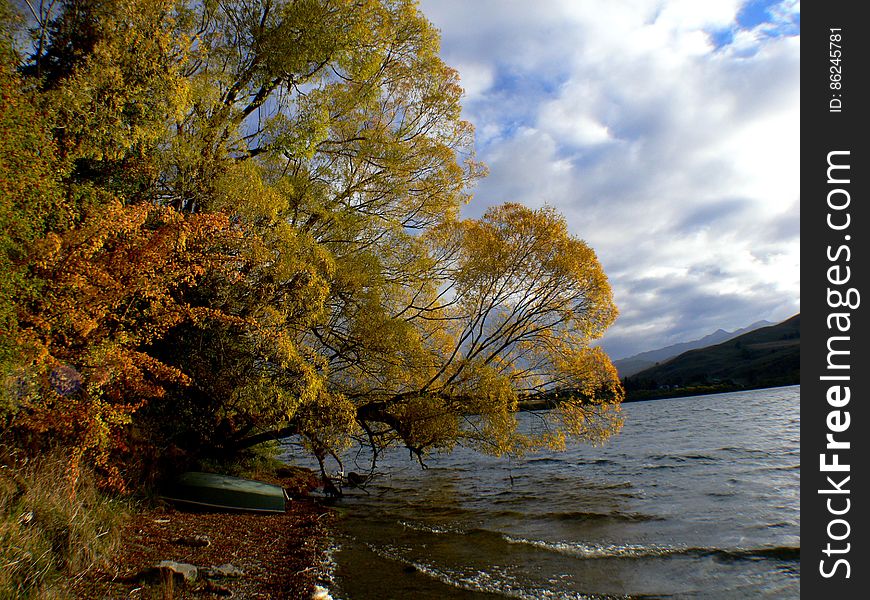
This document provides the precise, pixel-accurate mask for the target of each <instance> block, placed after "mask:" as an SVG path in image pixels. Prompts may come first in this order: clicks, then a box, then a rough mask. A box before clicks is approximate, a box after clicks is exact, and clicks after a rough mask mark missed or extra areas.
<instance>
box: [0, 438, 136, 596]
mask: <svg viewBox="0 0 870 600" xmlns="http://www.w3.org/2000/svg"><path fill="white" fill-rule="evenodd" d="M4 450H7V451H6V452H4ZM68 464H69V461H68V459H67V458H66V457H65V456H64V454H63V453H61V452H55V453H52V454H49V455H46V456H42V457H40V458H38V459H36V460H24V459H21V458H18V457H16V456H15V455H14V454H13V453H12V452H9V451H8V449H3V448H0V598H2V599H4V600H5V599H10V600H11V599H19V598H21V599H26V598H40V599H43V598H45V599H64V598H69V597H70V596H69V595H68V594H67V593H66V591H65V590H66V589H68V588H69V587H70V583H71V582H73V581H74V580H75V579H77V578H81V577H83V576H84V575H85V574H87V573H88V572H89V571H90V570H91V569H93V568H95V567H96V566H98V565H100V564H102V563H103V562H104V561H106V560H108V559H109V558H110V557H111V556H112V555H113V553H114V552H115V551H116V550H117V547H118V544H119V543H120V540H119V538H118V531H119V525H120V522H121V521H122V520H123V519H124V518H125V517H126V515H127V508H126V507H125V506H124V505H123V504H122V503H121V502H119V501H117V500H113V499H110V498H107V497H106V496H105V495H103V494H102V493H101V492H100V491H99V490H98V489H97V486H96V483H95V481H94V478H93V476H92V475H91V474H90V473H89V472H82V473H81V474H80V475H79V477H78V478H77V480H76V481H75V482H74V481H72V479H71V478H70V477H68V476H66V473H67V466H68Z"/></svg>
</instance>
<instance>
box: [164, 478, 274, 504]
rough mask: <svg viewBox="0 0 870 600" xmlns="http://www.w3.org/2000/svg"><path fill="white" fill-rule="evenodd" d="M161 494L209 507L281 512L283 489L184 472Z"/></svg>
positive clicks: (265, 484) (249, 480) (259, 482)
mask: <svg viewBox="0 0 870 600" xmlns="http://www.w3.org/2000/svg"><path fill="white" fill-rule="evenodd" d="M165 492H166V493H164V494H163V495H162V496H161V497H162V498H163V499H164V500H168V501H170V502H173V503H176V504H181V505H188V506H192V507H198V508H205V509H212V510H234V511H245V512H262V513H282V512H285V510H286V505H285V503H286V501H287V500H288V499H289V498H288V496H287V492H286V491H285V490H284V488H282V487H281V486H277V485H272V484H270V483H263V482H262V481H254V480H252V479H242V478H241V477H231V476H229V475H218V474H216V473H199V472H194V471H191V472H188V473H184V474H182V475H180V476H179V477H178V478H177V479H176V480H175V481H174V482H172V484H171V485H169V486H168V487H167V488H166V490H165Z"/></svg>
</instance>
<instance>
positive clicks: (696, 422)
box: [332, 386, 800, 600]
mask: <svg viewBox="0 0 870 600" xmlns="http://www.w3.org/2000/svg"><path fill="white" fill-rule="evenodd" d="M799 401H800V388H799V387H798V386H793V387H787V388H776V389H771V390H758V391H753V392H740V393H733V394H720V395H716V396H703V397H695V398H680V399H673V400H659V401H653V402H643V403H634V404H628V405H626V406H625V408H624V414H625V416H626V425H625V427H624V429H623V432H622V433H621V434H620V435H619V436H617V437H616V438H614V439H613V440H611V441H610V442H608V444H606V445H605V446H603V447H599V448H593V447H589V446H577V447H573V448H571V449H569V450H568V451H566V452H563V453H552V452H548V453H543V454H538V455H535V456H530V457H527V458H525V459H522V460H505V459H494V458H491V457H485V456H480V455H478V454H475V453H473V452H470V451H465V450H458V451H456V452H454V453H453V454H450V455H443V456H435V457H432V458H431V459H430V460H429V461H428V464H429V468H428V469H426V470H422V469H421V468H420V466H419V465H418V464H417V463H416V462H414V461H412V460H411V459H410V458H408V456H407V453H406V452H399V451H397V452H395V453H393V454H390V455H388V456H387V457H386V459H385V460H384V461H382V464H381V466H382V468H383V470H384V473H385V474H384V475H382V476H380V477H379V478H377V479H376V480H375V481H374V482H373V483H372V484H371V485H369V487H368V490H367V491H368V493H363V492H361V491H354V490H350V491H349V492H350V493H349V496H348V497H347V498H345V499H342V500H341V501H340V502H339V503H338V507H339V509H340V510H341V511H342V513H343V515H344V517H343V518H342V519H341V520H340V523H339V525H338V526H337V532H336V538H337V539H336V540H335V541H336V545H337V546H338V552H337V554H336V560H337V567H336V572H335V581H334V582H333V585H332V588H333V595H334V596H335V597H336V598H343V599H345V600H367V599H377V600H384V599H388V598H415V599H416V598H420V599H427V598H431V599H441V598H505V597H508V598H530V599H539V598H564V599H574V598H642V597H646V598H662V597H674V598H797V597H798V596H799V579H800V563H799V548H800V539H799V510H800V505H799V488H798V484H799V479H800V457H799V426H800V413H799ZM361 466H362V465H361ZM363 468H364V467H363Z"/></svg>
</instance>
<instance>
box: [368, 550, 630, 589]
mask: <svg viewBox="0 0 870 600" xmlns="http://www.w3.org/2000/svg"><path fill="white" fill-rule="evenodd" d="M366 546H367V547H368V548H369V550H371V551H372V552H374V553H375V554H377V555H378V556H380V557H381V558H384V559H387V560H391V561H395V562H397V563H400V564H403V565H405V567H406V569H407V570H408V571H411V572H414V573H419V574H421V575H425V576H427V577H430V578H432V579H435V580H437V581H439V582H441V583H443V584H445V585H448V586H450V587H453V588H456V589H460V590H466V591H470V592H484V593H490V594H496V595H499V596H503V597H505V598H518V599H519V600H540V599H541V598H547V599H548V600H549V599H552V600H634V599H635V598H640V597H639V596H625V595H618V596H615V595H609V594H605V595H601V594H584V593H579V592H571V591H557V590H553V589H546V588H541V587H540V586H536V585H532V584H529V583H523V582H521V581H519V579H518V578H517V577H516V576H515V575H513V574H511V573H510V572H509V569H507V568H505V567H490V568H488V569H487V570H485V571H483V570H480V569H475V568H471V567H465V566H456V567H441V566H438V565H435V564H434V563H431V562H428V561H423V560H411V559H409V558H407V555H408V551H407V549H404V548H400V547H397V546H392V545H389V544H388V545H383V546H379V545H375V544H366Z"/></svg>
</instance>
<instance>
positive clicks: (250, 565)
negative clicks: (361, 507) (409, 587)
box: [69, 495, 335, 600]
mask: <svg viewBox="0 0 870 600" xmlns="http://www.w3.org/2000/svg"><path fill="white" fill-rule="evenodd" d="M334 518H335V513H334V512H333V511H332V510H330V509H329V508H328V507H326V506H324V505H323V504H320V503H318V502H317V501H316V500H314V499H313V498H310V497H308V496H306V495H303V496H301V497H296V498H294V499H292V500H289V501H288V502H287V512H286V513H284V514H268V515H264V514H254V513H243V512H195V511H186V510H180V509H177V508H175V507H173V506H170V505H166V504H162V503H161V505H160V506H157V507H154V508H150V507H149V508H139V509H134V510H133V511H132V513H131V517H130V518H129V519H128V520H127V521H126V522H125V523H124V524H123V525H122V527H121V532H120V537H121V539H122V542H121V549H120V550H119V551H118V552H117V553H116V554H115V555H114V556H113V557H111V559H109V561H106V562H105V563H104V564H102V565H100V566H98V567H95V568H94V569H92V570H91V571H89V572H88V573H86V574H84V575H83V576H81V577H78V578H77V579H76V580H74V581H72V582H70V589H69V591H70V592H71V595H72V597H73V598H80V599H83V600H84V599H92V598H104V599H118V600H120V599H130V598H143V599H151V598H180V599H187V598H190V599H205V598H209V599H213V598H246V599H247V598H263V599H266V598H298V599H300V600H301V599H307V598H312V599H315V598H316V599H317V600H327V599H328V598H329V595H328V594H327V593H326V591H325V590H324V589H323V588H322V587H321V586H322V585H323V582H324V581H328V580H329V578H330V574H329V572H328V569H327V567H326V565H327V562H328V550H329V524H330V523H331V522H332V521H333V520H334ZM162 561H173V562H176V563H183V564H184V565H194V566H196V567H197V570H198V575H197V577H196V579H195V580H192V581H190V582H184V581H183V580H182V577H181V576H180V575H176V576H175V580H174V581H172V582H166V579H168V578H169V575H168V572H167V571H166V570H165V569H164V571H163V572H162V573H161V572H159V571H155V567H156V566H157V565H158V564H159V563H161V562H162ZM227 565H230V566H231V568H227ZM216 567H225V568H224V569H223V572H221V571H220V570H216V569H215V568H216ZM149 572H151V575H150V576H148V573H149ZM204 575H207V576H204ZM161 576H162V579H163V581H160V580H159V578H160V577H161Z"/></svg>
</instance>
